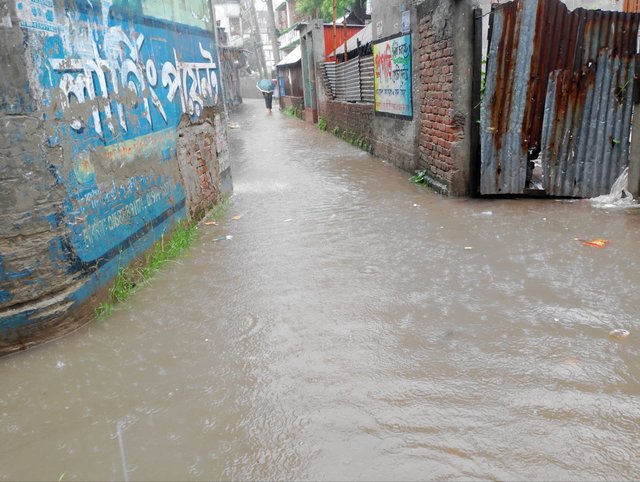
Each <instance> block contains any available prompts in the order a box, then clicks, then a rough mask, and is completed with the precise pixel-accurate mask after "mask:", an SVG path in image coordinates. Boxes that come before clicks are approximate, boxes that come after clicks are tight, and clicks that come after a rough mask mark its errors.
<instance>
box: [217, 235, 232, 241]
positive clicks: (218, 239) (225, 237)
mask: <svg viewBox="0 0 640 482" xmlns="http://www.w3.org/2000/svg"><path fill="white" fill-rule="evenodd" d="M229 239H233V236H231V235H228V236H220V237H218V238H216V239H214V241H227V240H229Z"/></svg>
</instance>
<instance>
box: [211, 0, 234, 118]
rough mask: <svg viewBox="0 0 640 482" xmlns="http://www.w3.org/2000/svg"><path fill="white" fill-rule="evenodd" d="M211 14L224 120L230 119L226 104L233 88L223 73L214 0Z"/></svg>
mask: <svg viewBox="0 0 640 482" xmlns="http://www.w3.org/2000/svg"><path fill="white" fill-rule="evenodd" d="M209 13H210V15H211V24H212V25H213V27H212V28H213V40H214V42H215V43H216V63H217V65H218V73H219V79H218V85H221V86H222V92H220V88H219V87H218V94H219V95H220V99H222V108H223V109H224V118H225V122H226V119H228V118H229V112H228V111H227V103H226V102H225V98H224V96H225V95H229V94H230V92H231V90H230V89H231V86H230V85H225V79H226V75H224V72H223V71H222V63H221V62H220V48H221V47H222V46H221V45H220V37H219V36H218V21H217V20H216V9H215V7H214V6H213V0H209Z"/></svg>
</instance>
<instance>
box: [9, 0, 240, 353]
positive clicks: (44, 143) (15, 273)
mask: <svg viewBox="0 0 640 482" xmlns="http://www.w3.org/2000/svg"><path fill="white" fill-rule="evenodd" d="M186 3H188V4H189V5H188V7H187V6H185V2H178V1H176V2H172V1H168V0H167V1H163V0H159V1H155V2H145V1H137V2H115V3H112V2H111V1H108V0H102V1H100V0H92V1H91V2H89V1H72V0H67V1H66V2H53V1H49V0H17V1H16V2H15V11H14V12H13V14H12V16H11V27H10V29H8V28H5V29H4V30H3V31H2V32H0V39H1V41H2V43H3V44H5V45H7V46H8V53H7V54H6V55H3V56H2V57H0V63H1V64H3V65H2V68H3V69H5V72H6V71H7V69H8V70H9V71H10V70H11V69H12V64H13V65H14V66H15V65H16V63H19V65H20V67H19V68H18V67H15V68H14V70H15V74H14V77H15V78H13V79H7V82H6V88H5V87H4V86H3V85H2V80H3V79H2V78H1V77H2V76H0V89H2V90H3V91H4V92H2V94H0V101H1V105H0V122H6V125H7V126H8V128H7V129H6V136H5V137H6V138H5V139H3V140H2V141H1V142H0V147H1V148H6V149H4V150H1V151H0V152H3V154H0V157H2V156H4V157H5V159H0V163H2V166H3V167H0V188H3V190H2V191H0V192H2V194H0V208H2V209H3V211H4V212H3V214H2V215H0V221H1V223H0V224H1V228H0V353H3V352H8V351H12V350H15V349H20V348H24V347H26V346H29V345H31V344H33V343H36V342H38V341H41V340H45V339H48V338H51V337H55V336H58V335H60V334H63V333H64V332H66V331H68V330H70V329H73V328H75V327H76V326H78V325H79V324H81V323H82V322H84V321H86V320H87V319H88V318H89V317H90V313H91V309H90V308H91V304H92V303H93V302H95V300H90V298H91V297H92V295H94V294H95V293H98V292H99V291H100V289H101V288H103V287H105V286H107V285H108V284H109V282H110V281H111V280H112V279H113V277H114V276H115V274H116V272H117V270H118V268H119V266H124V265H126V264H128V263H129V262H131V261H132V260H133V259H134V258H135V257H136V256H138V255H140V254H141V253H143V252H144V251H146V250H147V249H149V248H150V247H151V246H152V245H153V243H154V242H155V241H156V240H157V239H159V238H160V236H161V235H162V234H163V233H166V232H168V231H170V230H171V228H172V227H173V226H174V225H175V224H176V223H177V222H178V221H179V220H181V219H183V218H185V217H186V216H188V215H189V212H190V210H189V204H190V203H193V202H194V199H195V198H197V197H198V196H201V197H203V199H206V200H210V199H214V198H215V195H216V194H217V193H220V191H222V190H226V191H228V190H229V189H230V170H229V166H228V152H227V149H226V138H225V131H224V118H223V115H222V108H220V107H219V102H218V100H219V99H220V98H221V95H220V94H221V93H220V85H219V83H218V79H219V78H220V72H219V69H218V57H217V52H216V45H215V41H214V36H213V33H212V31H210V29H209V26H210V25H211V22H210V17H209V16H208V15H209V14H208V10H207V5H208V2H204V1H202V2H201V1H198V0H194V1H190V2H186ZM61 4H64V8H62V7H61ZM163 17H165V18H163ZM5 27H8V26H5ZM23 66H24V67H23ZM3 75H5V76H6V75H7V74H6V73H5V74H3ZM185 136H186V137H185ZM189 136H194V138H193V141H194V142H202V140H203V138H207V137H209V138H211V139H212V140H213V141H212V142H211V143H207V142H205V143H204V145H205V146H211V147H210V148H209V149H210V150H211V153H208V154H206V155H205V156H204V158H205V159H204V160H205V163H206V168H207V172H206V176H208V177H207V179H206V180H205V181H203V180H202V175H199V174H198V173H197V172H196V169H197V160H195V159H189V158H184V155H183V158H181V159H179V153H178V151H179V149H178V147H177V146H178V143H179V142H182V143H183V145H184V142H185V138H186V139H187V142H188V141H189ZM203 136H204V137H203ZM181 138H182V141H180V139H181ZM24 183H28V186H29V187H28V188H26V189H24V188H22V187H21V186H24ZM209 184H211V186H209ZM202 186H205V187H204V188H203V187H202ZM207 186H209V188H208V189H209V190H211V189H213V190H214V191H215V192H213V193H211V192H204V191H206V189H207ZM203 190H204V191H203ZM187 192H188V193H189V195H187ZM194 193H195V194H194ZM19 241H22V243H23V244H22V245H20V243H19ZM16 242H18V244H16Z"/></svg>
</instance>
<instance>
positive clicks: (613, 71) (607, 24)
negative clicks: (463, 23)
mask: <svg viewBox="0 0 640 482" xmlns="http://www.w3.org/2000/svg"><path fill="white" fill-rule="evenodd" d="M639 22H640V16H639V15H636V14H629V13H618V12H603V11H599V10H598V11H593V10H584V9H577V10H575V11H573V12H569V10H568V9H567V7H566V6H565V5H564V4H563V3H561V2H560V1H558V0H516V1H513V2H509V3H507V4H503V5H500V6H499V7H497V8H496V9H495V10H494V11H493V13H492V20H491V27H490V48H489V59H488V64H487V77H486V87H485V94H484V99H483V110H482V115H481V136H482V168H481V186H480V187H481V193H482V194H510V193H513V194H519V193H523V192H525V190H526V189H527V188H528V187H529V183H530V181H531V172H532V170H531V168H530V163H529V161H530V160H531V159H536V158H538V156H539V157H540V160H541V163H542V168H543V186H544V188H545V190H546V193H547V194H549V195H556V196H572V197H588V196H595V195H599V194H603V193H606V192H608V191H609V190H610V188H611V186H612V185H613V182H614V181H615V178H616V177H617V176H618V175H619V174H620V172H621V171H622V170H623V169H624V167H625V166H626V165H627V164H628V159H629V143H630V130H631V113H632V107H633V84H634V72H635V54H636V44H637V35H638V24H639Z"/></svg>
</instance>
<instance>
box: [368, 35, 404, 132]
mask: <svg viewBox="0 0 640 482" xmlns="http://www.w3.org/2000/svg"><path fill="white" fill-rule="evenodd" d="M373 61H374V72H375V81H374V94H375V106H376V115H389V116H393V117H400V118H403V119H413V97H412V93H411V89H412V85H411V34H408V35H396V36H394V37H390V38H386V39H382V40H379V41H377V42H376V43H374V44H373Z"/></svg>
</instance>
